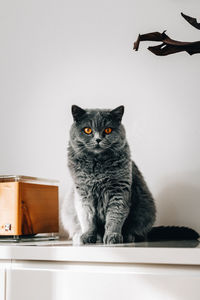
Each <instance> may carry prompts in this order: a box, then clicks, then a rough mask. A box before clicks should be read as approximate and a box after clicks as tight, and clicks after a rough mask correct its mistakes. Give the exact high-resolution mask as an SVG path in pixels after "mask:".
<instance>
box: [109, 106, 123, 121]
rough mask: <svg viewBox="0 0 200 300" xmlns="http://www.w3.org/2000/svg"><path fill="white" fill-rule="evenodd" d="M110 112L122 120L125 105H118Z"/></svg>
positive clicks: (115, 117)
mask: <svg viewBox="0 0 200 300" xmlns="http://www.w3.org/2000/svg"><path fill="white" fill-rule="evenodd" d="M110 113H111V115H112V117H113V118H114V119H115V120H117V121H119V122H121V120H122V117H123V114H124V106H123V105H121V106H118V107H117V108H115V109H113V110H111V112H110Z"/></svg>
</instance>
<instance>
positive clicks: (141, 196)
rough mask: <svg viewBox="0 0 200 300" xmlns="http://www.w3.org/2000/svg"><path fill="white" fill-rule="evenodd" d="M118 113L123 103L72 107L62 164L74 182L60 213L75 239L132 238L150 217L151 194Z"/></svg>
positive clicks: (147, 224)
mask: <svg viewBox="0 0 200 300" xmlns="http://www.w3.org/2000/svg"><path fill="white" fill-rule="evenodd" d="M123 113H124V106H119V107H117V108H116V109H114V110H100V109H86V110H84V109H82V108H80V107H78V106H76V105H73V106H72V115H73V119H74V123H73V124H72V127H71V130H70V141H69V147H68V166H69V170H70V172H71V175H72V178H73V182H74V187H73V188H72V190H71V192H70V195H69V196H68V198H66V199H65V201H64V204H63V207H62V210H61V213H62V215H61V218H62V223H63V226H64V228H65V229H66V230H67V231H68V233H69V237H71V238H73V242H74V243H75V244H87V243H96V241H97V240H98V241H100V242H102V241H103V242H104V243H105V244H116V243H122V242H125V243H130V242H134V241H135V239H137V240H138V239H143V238H145V237H146V236H147V234H148V233H149V232H150V231H151V228H152V225H153V223H154V221H155V216H156V209H155V204H154V200H153V197H152V195H151V193H150V191H149V189H148V187H147V185H146V183H145V181H144V179H143V176H142V174H141V172H140V171H139V170H138V168H137V166H136V165H135V163H134V162H133V161H132V160H131V155H130V148H129V145H128V143H127V140H126V134H125V129H124V126H123V125H122V123H121V120H122V116H123Z"/></svg>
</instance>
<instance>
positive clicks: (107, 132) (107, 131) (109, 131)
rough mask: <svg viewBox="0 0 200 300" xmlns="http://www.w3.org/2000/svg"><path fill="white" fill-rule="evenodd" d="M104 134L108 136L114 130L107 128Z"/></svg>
mask: <svg viewBox="0 0 200 300" xmlns="http://www.w3.org/2000/svg"><path fill="white" fill-rule="evenodd" d="M104 132H105V133H106V134H110V133H111V132H112V128H110V127H109V128H106V129H105V130H104Z"/></svg>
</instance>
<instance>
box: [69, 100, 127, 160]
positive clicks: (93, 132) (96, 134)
mask: <svg viewBox="0 0 200 300" xmlns="http://www.w3.org/2000/svg"><path fill="white" fill-rule="evenodd" d="M123 113H124V107H123V106H119V107H117V108H116V109H114V110H101V109H93V110H92V109H91V110H89V109H87V110H84V109H82V108H80V107H79V106H76V105H73V106H72V115H73V118H74V123H73V125H72V127H71V131H70V138H71V144H72V146H73V147H74V149H75V150H76V151H78V152H83V151H85V150H86V151H89V152H93V153H95V154H98V153H101V152H104V151H105V150H108V149H110V150H113V151H116V150H117V149H119V148H121V147H123V145H124V143H125V130H124V127H123V125H122V124H121V119H122V116H123Z"/></svg>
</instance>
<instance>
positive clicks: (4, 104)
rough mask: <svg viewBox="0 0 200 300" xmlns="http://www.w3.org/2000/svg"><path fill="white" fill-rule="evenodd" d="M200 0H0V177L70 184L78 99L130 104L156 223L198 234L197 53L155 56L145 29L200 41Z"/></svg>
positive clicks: (136, 151)
mask: <svg viewBox="0 0 200 300" xmlns="http://www.w3.org/2000/svg"><path fill="white" fill-rule="evenodd" d="M181 11H183V12H184V13H186V14H189V15H192V16H195V17H198V18H199V20H200V3H199V1H198V0H190V1H187V0H168V1H161V0H152V1H144V0H123V1H122V0H121V1H119V0H101V1H96V0H84V1H81V0H65V1H64V0H63V1H62V0H54V1H52V0H38V1H37V0H34V1H33V0H28V1H27V0H18V1H15V0H10V1H9V0H8V1H5V0H4V1H3V0H1V1H0V104H1V107H0V128H1V130H0V141H1V147H0V154H1V155H0V173H2V174H25V175H33V176H39V177H47V178H58V179H60V180H61V182H62V185H63V184H64V183H65V184H67V183H68V181H69V175H68V172H67V170H66V164H67V162H66V147H67V140H68V131H69V127H70V124H71V122H72V118H71V112H70V111H71V105H72V104H78V105H80V106H82V107H88V108H94V107H95V108H96V107H101V108H115V107H116V106H118V105H120V104H124V105H125V108H126V112H125V116H124V124H125V126H126V130H127V135H128V140H129V143H130V146H131V149H132V156H133V159H134V160H135V161H136V163H137V164H138V165H139V167H140V169H141V170H142V172H143V173H144V176H145V178H146V180H147V182H148V184H149V187H150V188H151V190H152V192H153V194H154V196H155V199H156V202H157V208H158V217H157V222H158V223H159V224H178V225H180V224H182V225H188V226H192V227H193V228H195V229H197V230H200V219H199V209H200V186H199V183H200V159H199V153H200V142H199V136H200V126H199V114H200V104H199V101H200V97H199V96H200V89H199V85H200V80H199V78H200V54H196V55H194V56H191V57H190V56H189V55H188V54H187V53H179V54H174V55H171V56H168V57H156V56H154V55H153V54H151V53H150V52H149V51H148V50H147V49H146V48H147V46H148V45H149V44H148V43H142V44H141V48H140V51H139V52H133V51H132V46H133V42H134V40H135V39H136V38H137V35H138V33H146V32H151V31H163V30H165V29H167V33H168V34H169V35H170V36H171V37H172V38H175V39H180V40H189V41H193V40H200V31H198V30H196V29H195V28H193V27H192V26H190V25H189V24H187V22H186V21H184V19H183V18H182V17H181V16H180V12H181Z"/></svg>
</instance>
